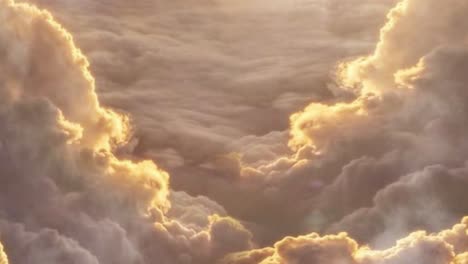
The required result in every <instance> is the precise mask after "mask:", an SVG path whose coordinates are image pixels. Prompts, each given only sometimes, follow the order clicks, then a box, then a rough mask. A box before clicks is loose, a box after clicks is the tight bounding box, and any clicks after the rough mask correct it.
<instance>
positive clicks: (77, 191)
mask: <svg viewBox="0 0 468 264" xmlns="http://www.w3.org/2000/svg"><path fill="white" fill-rule="evenodd" d="M0 24H1V25H2V26H1V27H0V68H1V69H2V73H1V74H0V94H1V95H2V96H1V97H0V102H1V106H0V123H1V126H0V167H1V168H2V174H1V177H0V181H1V184H0V237H1V240H2V242H3V243H4V245H5V248H6V251H7V252H8V257H9V259H10V261H11V262H14V263H35V264H38V263H63V262H67V263H92V264H97V263H115V264H118V263H126V264H129V263H151V262H152V261H153V260H155V259H157V260H158V261H160V262H161V263H207V262H208V263H209V262H214V261H215V260H216V259H217V258H219V257H222V255H223V254H227V253H231V252H234V251H240V250H248V249H250V248H251V247H252V246H253V243H252V242H251V239H252V235H251V234H250V232H249V231H248V230H246V229H245V228H244V227H243V226H242V225H241V224H240V223H238V222H237V221H236V220H234V219H231V218H229V217H226V216H219V217H216V216H215V215H217V214H225V211H224V209H223V208H222V207H221V206H220V205H218V204H216V203H215V202H213V201H210V200H209V199H208V198H204V197H191V196H189V195H187V194H184V193H180V192H179V193H171V191H170V190H169V182H168V181H169V175H168V174H167V173H166V172H165V171H162V170H160V169H159V168H158V167H157V166H156V165H155V164H154V163H153V162H152V161H136V160H125V159H123V158H120V157H118V156H116V153H117V152H118V149H119V148H120V146H121V145H122V144H125V143H126V140H127V139H128V138H129V135H130V134H129V133H130V132H131V129H130V127H129V124H128V118H127V117H126V116H124V115H122V114H120V113H117V112H115V111H113V110H110V109H107V108H104V107H102V106H101V104H100V103H99V101H98V97H97V94H96V92H95V84H94V79H93V77H92V75H91V74H90V72H89V70H88V66H89V65H88V62H87V60H86V58H85V57H84V56H83V55H82V53H81V51H80V50H79V49H77V48H76V46H75V45H74V42H73V38H72V37H71V35H70V34H69V33H67V32H66V31H65V30H64V29H63V28H62V27H61V26H60V25H59V24H58V23H57V22H55V20H54V19H53V17H52V15H50V14H49V13H48V12H46V11H41V10H39V9H37V8H36V7H34V6H31V5H29V4H19V3H16V2H14V1H9V0H1V1H0ZM171 203H177V205H176V206H173V207H171ZM188 211H191V212H194V213H193V214H190V215H184V214H183V213H182V212H188ZM204 218H205V219H204ZM227 237H229V239H227Z"/></svg>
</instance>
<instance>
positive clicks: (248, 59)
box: [28, 0, 395, 239]
mask: <svg viewBox="0 0 468 264" xmlns="http://www.w3.org/2000/svg"><path fill="white" fill-rule="evenodd" d="M28 2H35V3H37V4H38V5H40V6H43V7H46V8H47V9H50V10H51V11H53V13H54V15H55V16H56V17H57V20H59V21H61V23H63V24H64V25H65V26H66V27H67V29H69V30H70V31H71V32H73V36H74V38H75V40H76V42H77V43H78V44H79V46H80V48H82V49H83V52H84V53H85V54H86V55H87V57H88V58H89V60H90V62H91V70H92V71H93V75H94V76H95V78H96V81H97V84H98V85H97V93H98V94H99V98H100V102H101V103H102V104H103V105H105V106H110V107H112V108H113V109H119V110H121V111H124V112H126V113H128V114H129V116H130V119H131V122H132V123H133V124H134V126H133V128H134V129H133V132H134V133H133V136H134V137H133V143H134V147H133V148H129V149H128V152H129V153H130V155H131V156H133V157H134V156H138V157H139V158H144V159H152V160H155V161H156V163H157V164H158V165H160V166H161V167H162V168H164V169H166V170H167V171H168V172H170V174H171V186H172V188H173V189H175V190H179V191H185V192H187V193H190V194H192V195H204V196H208V197H210V199H213V200H216V201H217V202H218V203H220V204H222V205H223V206H224V207H225V208H226V210H227V211H228V212H229V214H231V215H233V216H235V217H237V218H240V219H242V220H246V221H250V222H253V223H254V224H255V225H259V226H265V229H270V230H284V231H285V232H286V233H288V232H290V231H291V232H292V230H288V229H290V228H291V227H292V226H297V225H296V223H293V222H295V220H292V219H298V218H299V217H296V215H294V216H293V214H292V213H291V212H289V209H290V208H289V207H287V206H282V207H281V209H284V210H285V212H284V213H283V215H287V218H290V219H291V221H285V220H278V221H277V223H276V224H275V225H274V226H273V227H272V225H271V224H270V223H269V221H270V219H271V217H270V215H268V216H266V215H263V213H262V212H260V211H259V210H257V209H256V208H258V207H266V206H267V205H268V207H267V208H268V209H267V210H265V211H268V212H271V213H272V214H273V215H274V212H275V211H277V210H278V206H276V205H275V204H276V203H277V202H278V200H281V198H280V197H278V198H276V197H277V196H276V195H270V196H272V197H275V198H274V199H270V196H266V195H257V194H259V193H260V194H263V193H264V192H263V190H265V189H267V188H269V187H268V186H270V185H276V183H271V182H269V181H266V180H261V179H254V180H252V181H250V180H249V179H248V178H247V177H244V178H243V179H240V177H239V176H240V175H241V170H242V168H241V167H242V166H240V165H245V163H247V164H248V165H249V166H250V167H258V166H262V165H264V164H265V163H268V162H270V161H271V160H274V159H278V158H279V157H282V156H284V155H286V154H289V153H290V150H289V149H288V148H287V146H286V144H285V142H287V133H288V132H287V130H288V126H289V124H288V118H289V115H290V114H292V113H294V112H296V111H299V110H300V109H302V108H303V107H304V106H306V105H307V104H308V103H310V102H311V101H314V102H329V101H331V100H335V99H336V98H335V95H334V94H333V91H332V90H333V89H334V88H333V87H332V88H333V89H332V88H331V87H330V86H334V85H333V84H330V83H333V79H332V78H333V77H332V76H330V75H331V74H330V72H331V71H333V67H334V66H335V64H336V62H337V61H338V60H342V59H344V58H346V57H348V56H357V55H360V54H363V53H367V52H370V51H371V50H372V48H373V45H374V41H375V40H376V36H377V33H378V29H379V28H380V26H381V25H382V24H383V23H384V21H385V13H386V10H388V9H389V8H390V7H391V6H392V4H393V3H394V2H395V1H375V0H367V1H353V3H354V4H353V5H350V4H343V3H341V2H342V1H341V2H336V1H334V2H333V1H316V0H313V1H275V3H272V2H271V1H267V2H268V3H266V2H265V1H249V2H248V3H247V2H246V1H234V2H235V3H234V2H233V1H152V0H138V1H134V2H133V3H131V4H130V3H129V2H125V1H112V4H108V3H109V1H106V0H94V1H93V0H87V1H55V0H36V1H28ZM234 6H237V7H239V8H234ZM351 9H352V10H356V11H355V12H354V11H352V10H351ZM347 10H349V12H347ZM357 10H359V12H358V11H357ZM349 13H355V14H356V15H353V16H352V18H349V17H348V16H349ZM350 20H352V21H356V23H354V22H353V23H352V24H353V25H352V27H350V24H351V23H350V22H349V21H350ZM122 21H125V22H124V23H123V22H122ZM364 22H366V23H364ZM247 142H248V144H246V143H247ZM194 149H196V151H194ZM233 152H235V153H240V155H238V157H239V158H233V157H234V156H235V155H229V154H230V153H233ZM241 163H243V164H241ZM278 182H279V181H278ZM297 182H299V180H298V181H297ZM306 185H307V186H309V184H306ZM207 186H214V187H213V188H211V187H210V188H208V187H207ZM277 188H278V187H277V186H273V188H269V189H277ZM298 188H299V187H298ZM305 191H306V192H308V190H305ZM266 193H273V192H266ZM301 193H303V191H302V190H301ZM232 196H236V197H238V196H241V197H249V198H248V199H246V200H247V202H244V203H243V204H246V205H241V204H240V203H236V202H233V201H232ZM253 197H255V198H253ZM290 200H294V198H293V197H291V199H290ZM254 201H259V202H258V203H256V202H254ZM289 215H291V216H289ZM282 235H284V234H281V235H277V236H278V237H279V236H282ZM278 237H277V238H278ZM277 238H275V239H277Z"/></svg>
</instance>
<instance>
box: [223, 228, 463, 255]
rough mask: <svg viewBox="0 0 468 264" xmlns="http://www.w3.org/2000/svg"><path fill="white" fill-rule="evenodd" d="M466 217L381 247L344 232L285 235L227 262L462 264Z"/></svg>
mask: <svg viewBox="0 0 468 264" xmlns="http://www.w3.org/2000/svg"><path fill="white" fill-rule="evenodd" d="M467 232H468V230H467V219H464V220H463V221H462V223H460V224H457V225H455V226H454V227H453V228H452V229H449V230H446V231H443V232H440V233H437V234H427V233H426V232H422V231H420V232H415V233H412V234H411V235H409V236H408V237H406V238H404V239H401V240H399V241H398V242H397V243H396V245H394V246H393V247H390V248H388V249H384V250H375V249H371V248H369V247H366V246H359V245H358V243H357V242H356V241H354V240H353V239H351V238H350V237H349V236H348V235H347V234H346V233H341V234H338V235H329V236H323V237H321V236H319V235H318V234H315V233H314V234H310V235H307V236H300V237H287V238H284V239H283V240H281V241H279V242H277V243H276V244H275V246H274V248H265V249H262V250H255V251H249V252H242V253H235V254H232V255H230V256H227V257H226V258H225V259H224V260H223V263H229V264H239V263H243V264H249V263H252V264H254V263H262V264H267V263H269V264H274V263H278V264H293V263H332V264H401V263H431V264H432V263H433V264H452V263H464V261H466V255H465V254H464V252H465V251H466V250H467V248H466V241H467V239H468V233H467Z"/></svg>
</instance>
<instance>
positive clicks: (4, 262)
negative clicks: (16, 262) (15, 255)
mask: <svg viewBox="0 0 468 264" xmlns="http://www.w3.org/2000/svg"><path fill="white" fill-rule="evenodd" d="M0 263H1V264H8V257H7V255H6V254H5V252H3V245H2V244H1V243H0Z"/></svg>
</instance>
